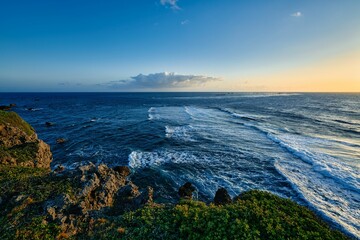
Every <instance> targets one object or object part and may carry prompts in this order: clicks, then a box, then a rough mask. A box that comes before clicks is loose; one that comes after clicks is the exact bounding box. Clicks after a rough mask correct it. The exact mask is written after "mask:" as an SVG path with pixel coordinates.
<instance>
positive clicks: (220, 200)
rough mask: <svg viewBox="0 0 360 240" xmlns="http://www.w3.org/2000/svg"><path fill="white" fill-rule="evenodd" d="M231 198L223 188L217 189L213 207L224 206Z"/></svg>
mask: <svg viewBox="0 0 360 240" xmlns="http://www.w3.org/2000/svg"><path fill="white" fill-rule="evenodd" d="M231 202H232V200H231V197H230V195H229V193H228V192H227V190H226V189H225V188H219V189H218V190H217V191H216V193H215V198H214V203H215V205H225V204H229V203H231Z"/></svg>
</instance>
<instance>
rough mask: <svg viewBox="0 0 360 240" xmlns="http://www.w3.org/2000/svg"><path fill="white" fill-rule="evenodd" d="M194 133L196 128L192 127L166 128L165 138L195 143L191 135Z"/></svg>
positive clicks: (167, 126)
mask: <svg viewBox="0 0 360 240" xmlns="http://www.w3.org/2000/svg"><path fill="white" fill-rule="evenodd" d="M193 131H194V128H193V127H192V126H191V125H185V126H169V125H166V126H165V137H167V138H173V139H176V140H182V141H194V139H193V138H192V137H191V133H192V132H193Z"/></svg>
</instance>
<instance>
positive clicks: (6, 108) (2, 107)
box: [0, 105, 11, 111]
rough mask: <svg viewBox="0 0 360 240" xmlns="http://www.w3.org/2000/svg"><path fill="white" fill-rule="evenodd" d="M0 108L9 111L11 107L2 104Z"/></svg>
mask: <svg viewBox="0 0 360 240" xmlns="http://www.w3.org/2000/svg"><path fill="white" fill-rule="evenodd" d="M0 110H3V111H9V110H11V107H10V106H4V105H2V106H0Z"/></svg>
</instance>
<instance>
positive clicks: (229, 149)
mask: <svg viewBox="0 0 360 240" xmlns="http://www.w3.org/2000/svg"><path fill="white" fill-rule="evenodd" d="M10 103H16V104H17V107H15V108H14V111H16V112H17V113H18V114H19V115H20V116H21V117H23V118H24V119H25V120H26V121H28V122H29V123H30V124H31V125H32V126H33V127H34V128H35V130H36V131H37V133H38V136H39V138H41V139H43V140H44V141H46V142H47V143H48V144H50V145H51V149H52V152H53V154H54V161H53V163H52V167H56V165H58V164H62V165H65V166H67V167H69V168H73V167H76V166H78V165H81V164H84V163H87V162H93V163H95V164H99V163H107V164H109V165H111V166H116V165H129V166H130V167H131V168H132V169H133V173H132V175H131V180H132V181H134V182H135V183H136V184H138V185H139V186H142V187H145V186H147V185H150V186H153V187H154V189H155V192H156V195H155V197H156V198H157V199H158V201H162V202H171V201H174V196H176V195H177V190H178V188H179V187H180V186H181V185H182V184H184V183H185V182H187V181H190V182H192V183H193V184H194V185H195V186H196V188H197V189H198V196H197V197H198V198H199V199H201V200H204V201H207V202H209V201H211V200H212V198H213V197H214V195H215V192H216V190H217V189H218V188H219V187H225V188H226V189H227V190H228V191H229V193H230V195H231V196H236V195H237V194H239V193H241V192H243V191H246V190H249V189H263V190H267V191H270V192H273V193H275V194H277V195H280V196H282V197H286V198H291V199H293V200H294V201H296V202H298V203H300V204H302V205H306V206H308V207H310V208H311V209H312V210H314V211H315V212H316V213H317V214H318V215H319V216H321V217H322V218H323V219H325V220H326V221H328V222H330V223H332V224H333V225H334V226H335V227H337V228H339V229H341V230H343V231H344V232H346V233H348V234H350V235H352V236H354V237H355V238H360V94H292V93H291V94H273V93H227V94H225V93H0V105H4V104H10ZM45 122H52V123H54V125H53V126H51V127H46V126H45ZM57 138H65V139H67V141H66V142H65V143H64V144H56V139H57Z"/></svg>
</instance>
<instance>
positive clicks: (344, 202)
mask: <svg viewBox="0 0 360 240" xmlns="http://www.w3.org/2000/svg"><path fill="white" fill-rule="evenodd" d="M268 138H269V139H271V140H272V141H274V142H276V143H278V144H279V145H280V146H281V147H283V148H284V149H286V150H287V151H288V152H290V153H291V154H292V155H294V156H296V157H298V159H300V161H296V159H292V160H289V159H280V160H278V161H276V163H275V167H276V169H277V170H278V171H279V173H281V174H282V175H283V176H285V177H286V178H287V179H288V180H289V181H290V183H292V185H293V186H294V189H295V190H297V191H299V193H301V195H302V196H303V197H304V199H306V200H307V201H308V203H309V204H310V206H312V207H313V208H314V209H315V210H317V211H318V212H320V213H321V214H322V215H323V216H324V217H325V218H328V219H331V220H332V221H335V222H337V223H338V224H340V226H341V227H342V228H343V230H344V231H346V232H349V233H350V234H352V235H354V236H357V237H360V225H359V224H357V223H359V222H360V210H359V209H360V204H359V199H360V178H359V176H360V172H359V171H358V169H356V168H354V167H351V166H349V165H347V164H346V163H345V162H342V161H340V160H339V159H336V158H334V157H332V156H330V155H328V154H325V153H323V152H320V151H316V150H315V149H316V147H315V146H317V145H321V144H327V142H326V141H324V140H320V139H314V138H310V137H305V136H293V135H289V134H287V135H280V136H275V135H273V134H268ZM319 141H323V142H319Z"/></svg>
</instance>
